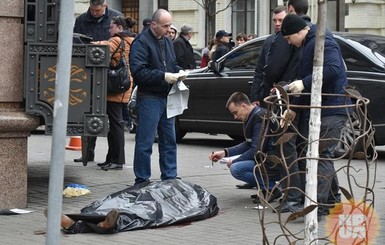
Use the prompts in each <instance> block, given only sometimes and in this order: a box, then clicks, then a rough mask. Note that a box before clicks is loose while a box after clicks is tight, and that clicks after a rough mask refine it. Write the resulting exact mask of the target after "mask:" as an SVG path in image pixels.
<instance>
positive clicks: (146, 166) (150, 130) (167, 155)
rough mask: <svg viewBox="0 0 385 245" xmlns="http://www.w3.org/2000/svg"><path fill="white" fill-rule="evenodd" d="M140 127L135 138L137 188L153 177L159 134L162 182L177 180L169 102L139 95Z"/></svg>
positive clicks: (173, 123) (173, 131)
mask: <svg viewBox="0 0 385 245" xmlns="http://www.w3.org/2000/svg"><path fill="white" fill-rule="evenodd" d="M136 103H137V104H136V106H137V116H138V118H137V120H138V125H137V128H136V135H135V155H134V174H135V176H136V179H135V184H139V183H142V182H145V181H148V180H149V179H150V177H151V154H152V145H153V143H154V140H155V136H156V133H157V132H158V145H159V147H158V148H159V166H160V171H161V176H160V178H161V180H166V179H173V178H175V177H176V176H177V167H176V139H175V119H174V118H170V119H167V115H166V105H167V99H166V98H161V97H156V96H149V95H143V94H140V95H139V94H138V98H137V102H136Z"/></svg>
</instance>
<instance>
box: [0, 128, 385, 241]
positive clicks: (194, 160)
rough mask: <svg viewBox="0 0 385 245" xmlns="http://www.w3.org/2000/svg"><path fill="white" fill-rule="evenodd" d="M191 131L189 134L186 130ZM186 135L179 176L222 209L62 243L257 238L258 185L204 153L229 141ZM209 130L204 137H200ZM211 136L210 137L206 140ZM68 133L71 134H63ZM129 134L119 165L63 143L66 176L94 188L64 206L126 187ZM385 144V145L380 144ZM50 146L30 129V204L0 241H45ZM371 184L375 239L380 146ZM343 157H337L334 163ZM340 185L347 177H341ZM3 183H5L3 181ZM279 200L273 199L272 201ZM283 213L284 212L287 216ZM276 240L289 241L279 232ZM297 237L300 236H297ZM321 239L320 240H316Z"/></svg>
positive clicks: (75, 207)
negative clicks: (87, 158) (248, 184)
mask: <svg viewBox="0 0 385 245" xmlns="http://www.w3.org/2000/svg"><path fill="white" fill-rule="evenodd" d="M190 135H191V136H190ZM190 135H189V136H188V137H187V138H186V140H185V143H183V144H179V145H178V164H179V165H178V172H179V176H180V177H181V178H182V179H184V180H186V181H190V182H192V183H196V184H198V185H201V186H202V187H204V188H206V189H207V190H208V191H210V192H211V193H212V194H213V195H214V196H216V197H217V199H218V205H219V207H220V211H219V213H218V215H216V216H215V217H213V218H210V219H206V220H203V221H198V222H193V223H189V224H184V225H175V226H169V227H163V228H157V229H145V230H137V231H129V232H122V233H118V234H113V235H99V234H76V235H68V234H64V233H62V235H61V241H60V242H61V244H92V245H94V244H159V245H161V244H162V245H163V244H165V245H171V244H194V245H195V244H237V245H243V244H245V245H246V244H262V231H261V226H260V224H259V217H258V211H257V210H255V209H254V207H255V206H256V204H253V203H252V200H251V198H250V195H251V194H254V193H255V190H239V189H236V188H235V185H236V184H239V182H238V181H236V180H234V179H233V178H232V177H231V176H230V173H229V171H228V169H227V167H225V166H224V165H220V164H215V165H214V167H211V162H210V161H209V160H208V154H209V153H210V152H211V151H212V150H219V149H222V148H223V147H226V146H230V145H231V144H232V143H233V142H232V141H230V140H226V139H227V138H225V137H224V136H223V137H220V136H207V135H203V134H190ZM204 138H206V139H204ZM207 138H209V140H207ZM68 140H69V139H68ZM96 145H97V147H96V156H95V160H96V161H97V162H103V161H104V159H105V154H106V151H107V140H106V138H98V140H97V143H96ZM133 149H134V135H132V134H128V133H127V134H126V158H127V159H126V162H127V164H126V166H124V169H123V170H122V171H102V170H99V169H100V168H98V167H97V166H96V163H89V164H88V165H87V166H83V165H82V164H77V163H74V162H73V159H74V158H78V157H79V156H80V152H75V151H67V152H66V156H65V177H64V182H65V184H69V183H78V184H83V185H86V186H88V187H89V188H90V190H91V194H90V195H87V196H81V197H73V198H65V197H63V212H64V213H77V212H79V210H80V209H81V208H82V207H84V206H86V205H87V204H89V203H90V202H92V201H94V200H97V199H100V198H103V197H105V196H107V195H109V194H111V193H113V192H116V191H118V190H121V189H124V188H127V186H128V185H131V184H133V181H134V175H133V171H132V159H133ZM381 149H384V148H381ZM50 152H51V136H46V135H39V134H35V135H32V136H31V137H30V138H29V149H28V207H27V210H31V211H33V212H32V213H30V214H24V215H12V216H0V221H1V222H0V244H7V245H8V244H11V245H12V244H15V245H16V244H17V245H18V244H45V242H46V218H45V217H44V215H43V210H44V209H45V208H46V207H47V200H48V181H49V162H50ZM380 158H382V159H380V160H379V164H378V170H377V183H376V187H375V194H376V203H375V204H376V206H375V211H376V214H377V215H378V218H379V222H380V224H381V227H380V228H379V235H378V237H377V243H373V244H381V243H378V242H380V241H384V240H385V228H384V219H385V214H384V213H385V202H384V201H383V200H384V199H385V194H384V193H385V190H384V189H385V184H384V181H385V162H384V159H385V154H384V151H383V152H380ZM157 159H158V154H157V145H156V144H155V145H154V153H153V166H152V171H153V173H152V178H153V180H154V181H156V180H157V178H159V167H158V165H157V164H156V162H157ZM339 164H343V163H342V162H341V163H336V165H337V166H338V165H339ZM353 164H354V165H355V166H356V167H357V168H359V167H360V166H361V165H362V163H360V162H358V161H357V162H354V163H353ZM340 181H341V185H343V184H344V180H343V178H340ZM2 190H3V191H6V187H3V188H2ZM277 204H278V203H273V204H272V205H274V206H276V205H277ZM284 217H287V215H286V216H284ZM265 219H266V221H269V222H276V221H277V216H276V215H274V214H273V213H272V212H271V211H270V210H268V211H266V212H265ZM290 228H292V229H293V231H300V230H301V229H303V228H304V223H303V220H298V221H295V222H293V223H292V224H291V225H290ZM279 229H280V228H279V226H278V225H274V224H272V225H271V226H269V228H268V230H267V232H268V233H267V234H268V236H269V237H271V238H273V237H276V234H278V233H280V232H281V231H280V230H279ZM325 229H326V224H325V221H322V222H320V223H319V233H320V234H324V232H325ZM276 244H287V241H285V240H283V239H280V240H278V241H277V242H276ZM299 244H301V243H299ZM319 244H323V243H322V242H320V243H319Z"/></svg>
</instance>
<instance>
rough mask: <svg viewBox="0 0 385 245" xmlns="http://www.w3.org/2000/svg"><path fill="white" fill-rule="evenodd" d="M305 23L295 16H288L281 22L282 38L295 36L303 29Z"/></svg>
mask: <svg viewBox="0 0 385 245" xmlns="http://www.w3.org/2000/svg"><path fill="white" fill-rule="evenodd" d="M306 26H307V25H306V22H305V21H304V20H303V19H302V18H301V17H299V16H298V15H295V14H288V15H286V17H285V18H284V19H283V21H282V26H281V34H282V36H289V35H292V34H295V33H297V32H299V31H300V30H302V29H303V28H305V27H306Z"/></svg>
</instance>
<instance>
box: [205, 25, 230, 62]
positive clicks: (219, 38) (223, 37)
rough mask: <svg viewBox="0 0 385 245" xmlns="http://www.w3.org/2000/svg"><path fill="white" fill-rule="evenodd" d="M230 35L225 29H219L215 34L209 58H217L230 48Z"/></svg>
mask: <svg viewBox="0 0 385 245" xmlns="http://www.w3.org/2000/svg"><path fill="white" fill-rule="evenodd" d="M231 36H232V34H231V33H229V32H226V31H225V30H219V31H218V32H217V33H216V34H215V41H214V46H213V47H212V50H211V51H210V60H218V59H219V58H221V57H222V56H223V55H225V54H227V53H228V52H229V51H230V50H231V49H232V45H231V44H230V37H231Z"/></svg>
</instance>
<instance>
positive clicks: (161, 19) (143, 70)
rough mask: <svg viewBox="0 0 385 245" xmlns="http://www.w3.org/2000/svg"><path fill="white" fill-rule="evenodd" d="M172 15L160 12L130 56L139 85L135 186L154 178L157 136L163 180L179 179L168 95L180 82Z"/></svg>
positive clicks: (139, 37)
mask: <svg viewBox="0 0 385 245" xmlns="http://www.w3.org/2000/svg"><path fill="white" fill-rule="evenodd" d="M171 24H172V17H171V14H170V13H169V12H168V11H167V10H164V9H158V10H156V11H155V12H154V14H153V16H152V21H151V24H150V28H149V29H147V30H146V31H144V32H142V33H140V34H139V35H138V36H137V37H136V39H135V40H134V42H133V44H132V48H131V53H130V68H131V74H132V76H133V78H134V80H135V82H136V84H137V88H138V90H137V100H136V107H137V122H138V125H137V129H136V135H135V155H134V174H135V176H136V179H135V184H140V183H148V182H149V181H150V177H151V154H152V146H153V143H154V140H155V136H156V133H158V144H159V147H158V148H159V166H160V171H161V176H160V178H161V179H162V180H166V179H173V178H176V177H177V164H176V138H175V120H174V118H167V95H168V93H169V91H170V90H171V87H172V84H174V83H175V82H176V81H177V80H178V79H180V76H181V75H180V74H178V71H179V70H180V69H181V68H180V67H179V66H177V65H176V60H175V53H174V46H173V43H172V41H171V39H170V38H168V37H166V35H167V32H168V31H169V29H170V26H171Z"/></svg>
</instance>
